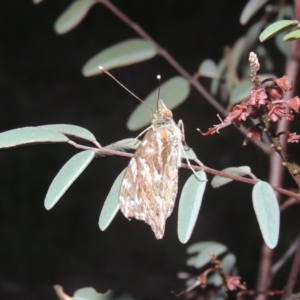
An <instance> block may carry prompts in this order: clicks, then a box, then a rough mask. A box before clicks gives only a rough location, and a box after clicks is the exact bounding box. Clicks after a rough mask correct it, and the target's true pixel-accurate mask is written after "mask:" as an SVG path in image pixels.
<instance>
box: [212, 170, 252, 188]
mask: <svg viewBox="0 0 300 300" xmlns="http://www.w3.org/2000/svg"><path fill="white" fill-rule="evenodd" d="M222 172H225V173H228V174H231V175H236V176H247V175H249V174H250V173H251V169H250V167H248V166H242V167H230V168H226V169H224V170H222ZM231 181H232V179H230V178H226V177H222V176H218V175H216V176H214V178H213V179H212V181H211V186H212V187H213V188H218V187H220V186H222V185H224V184H227V183H229V182H231Z"/></svg>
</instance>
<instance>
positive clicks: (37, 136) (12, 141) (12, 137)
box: [0, 127, 69, 148]
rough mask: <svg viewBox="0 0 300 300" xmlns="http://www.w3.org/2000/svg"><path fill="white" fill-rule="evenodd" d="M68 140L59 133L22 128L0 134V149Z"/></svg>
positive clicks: (41, 129) (34, 128)
mask: <svg viewBox="0 0 300 300" xmlns="http://www.w3.org/2000/svg"><path fill="white" fill-rule="evenodd" d="M68 140H69V139H68V138H67V137H66V136H64V135H63V134H61V133H59V132H55V131H53V130H49V129H44V128H39V127H23V128H17V129H13V130H9V131H5V132H2V133H0V148H10V147H17V146H26V145H29V144H40V143H62V142H67V141H68Z"/></svg>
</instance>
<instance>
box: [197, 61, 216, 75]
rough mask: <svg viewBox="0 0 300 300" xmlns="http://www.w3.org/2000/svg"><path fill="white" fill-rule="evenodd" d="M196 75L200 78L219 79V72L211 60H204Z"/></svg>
mask: <svg viewBox="0 0 300 300" xmlns="http://www.w3.org/2000/svg"><path fill="white" fill-rule="evenodd" d="M198 73H199V75H200V76H204V77H208V78H216V79H220V71H219V69H218V67H217V65H216V63H215V62H214V61H213V60H211V59H206V60H204V61H203V62H202V63H201V65H200V67H199V69H198Z"/></svg>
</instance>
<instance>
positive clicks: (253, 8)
mask: <svg viewBox="0 0 300 300" xmlns="http://www.w3.org/2000/svg"><path fill="white" fill-rule="evenodd" d="M267 2H268V0H249V1H248V3H247V4H246V5H245V7H244V9H243V11H242V14H241V16H240V23H241V24H242V25H245V24H247V22H248V21H249V20H250V19H251V17H252V16H253V15H254V14H255V13H256V12H257V11H258V10H259V9H260V8H261V7H262V6H263V5H265V4H266V3H267Z"/></svg>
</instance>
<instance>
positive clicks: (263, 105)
mask: <svg viewBox="0 0 300 300" xmlns="http://www.w3.org/2000/svg"><path fill="white" fill-rule="evenodd" d="M249 61H250V68H251V76H250V77H251V81H252V82H253V83H254V87H253V88H252V91H251V94H250V96H249V97H248V98H247V99H245V100H243V101H242V103H240V104H237V105H235V106H234V107H233V109H232V111H231V112H230V113H229V115H228V117H227V118H225V119H224V120H221V123H220V124H218V125H214V126H213V127H212V128H209V129H208V131H206V132H204V133H202V134H203V135H205V136H206V135H211V134H214V133H216V132H217V133H219V130H220V129H222V128H224V127H226V126H228V125H231V124H235V125H237V126H239V125H240V123H241V121H245V120H246V119H247V118H248V117H250V118H253V119H256V118H259V119H261V120H262V116H263V115H265V116H266V115H267V118H268V120H269V121H271V122H274V123H275V122H278V121H281V120H282V119H283V118H285V119H287V120H289V121H292V120H293V119H294V113H298V112H299V107H300V99H299V98H298V97H294V98H292V99H289V100H284V99H283V95H284V93H285V92H287V91H290V90H291V89H292V84H291V82H290V80H289V79H288V78H287V76H283V77H281V78H278V79H272V78H269V79H266V80H264V81H262V82H261V81H260V80H259V77H258V76H257V71H258V70H259V63H258V60H257V57H256V55H255V54H254V53H253V52H251V54H250V57H249ZM262 127H263V124H262V123H260V124H257V125H255V126H253V127H250V128H249V129H248V133H247V138H246V140H247V141H248V140H252V141H257V140H260V139H261V135H262V132H263V128H262ZM284 133H285V134H287V135H288V142H290V143H293V142H298V140H299V136H298V135H296V133H294V134H291V133H288V132H284ZM281 134H282V133H281Z"/></svg>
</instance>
